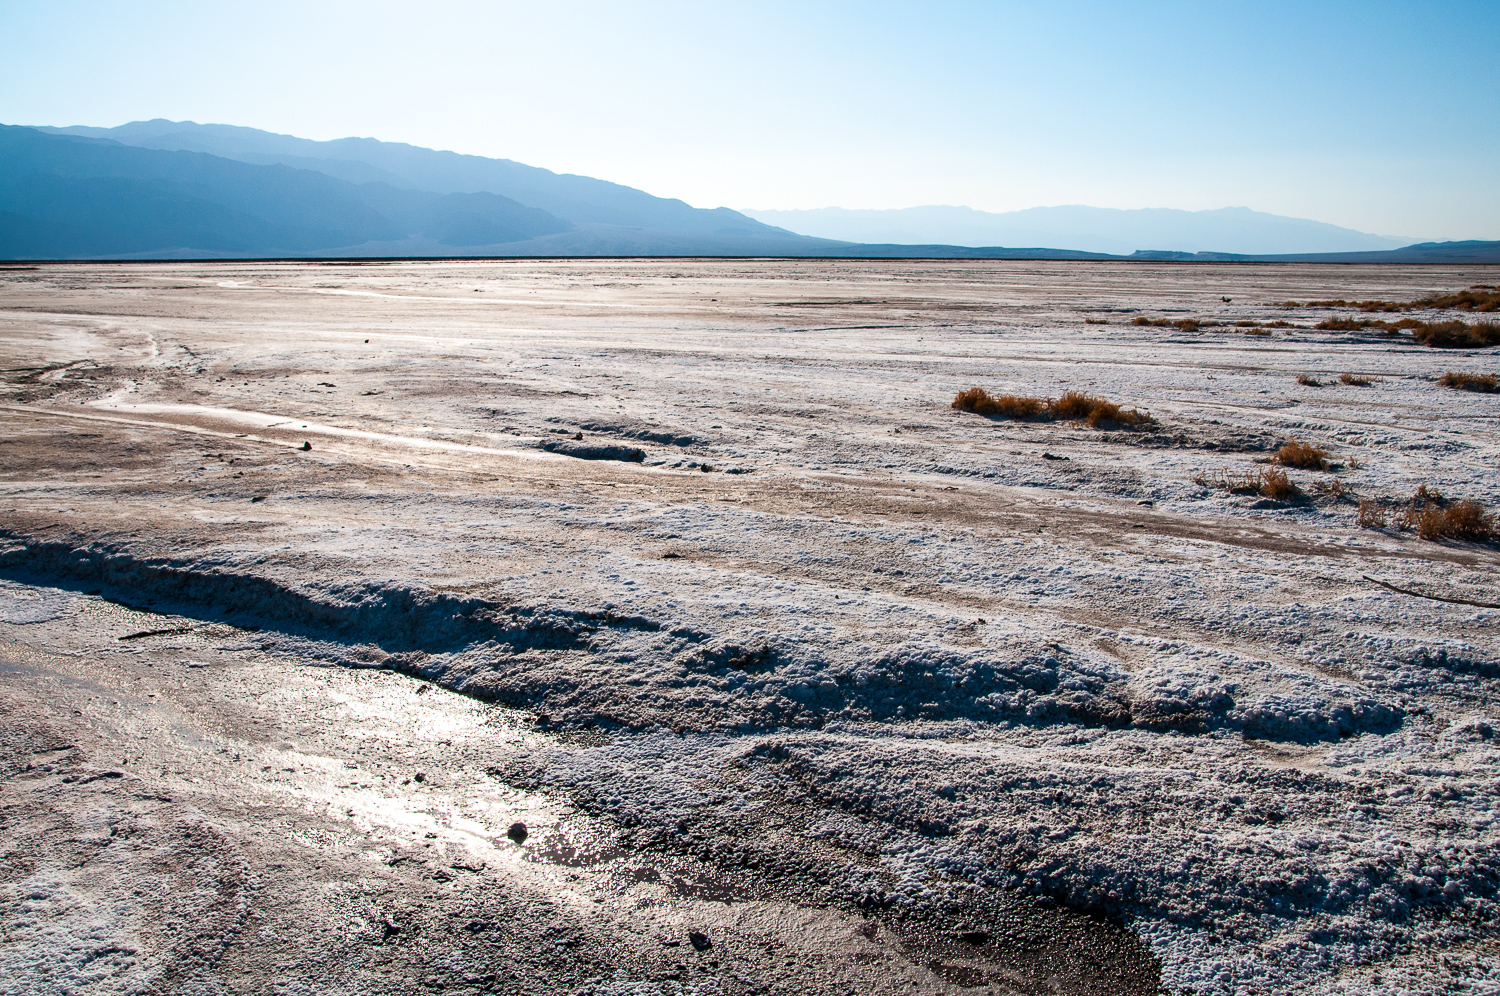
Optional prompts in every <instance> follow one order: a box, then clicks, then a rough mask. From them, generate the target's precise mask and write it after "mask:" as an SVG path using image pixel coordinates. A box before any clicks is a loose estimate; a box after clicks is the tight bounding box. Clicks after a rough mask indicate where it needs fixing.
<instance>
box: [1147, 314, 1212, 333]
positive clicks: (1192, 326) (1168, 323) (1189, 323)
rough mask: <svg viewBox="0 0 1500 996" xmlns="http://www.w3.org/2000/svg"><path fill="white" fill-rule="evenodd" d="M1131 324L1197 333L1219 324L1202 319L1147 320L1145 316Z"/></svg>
mask: <svg viewBox="0 0 1500 996" xmlns="http://www.w3.org/2000/svg"><path fill="white" fill-rule="evenodd" d="M1130 324H1132V325H1150V326H1152V327H1153V328H1174V329H1181V330H1182V331H1184V332H1196V331H1198V330H1199V329H1206V328H1212V327H1215V326H1217V325H1218V324H1219V323H1218V322H1206V321H1204V320H1203V319H1201V318H1147V317H1146V316H1145V315H1139V316H1137V317H1136V318H1134V319H1132V320H1131V322H1130Z"/></svg>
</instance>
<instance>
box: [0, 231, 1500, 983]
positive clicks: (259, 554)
mask: <svg viewBox="0 0 1500 996" xmlns="http://www.w3.org/2000/svg"><path fill="white" fill-rule="evenodd" d="M1496 282H1497V279H1496V275H1495V273H1494V268H1484V267H1468V268H1464V267H1453V268H1449V267H1431V266H1427V267H1410V268H1403V267H1394V266H1369V267H1362V266H1309V265H1287V266H1281V265H1245V266H1239V265H1235V266H1230V265H1222V264H1213V265H1182V264H1163V265H1147V264H1113V263H1108V264H1094V263H1016V262H991V261H974V262H952V261H940V262H908V261H877V262H850V261H739V260H718V261H702V260H698V261H694V260H627V261H618V260H614V261H612V260H599V261H578V260H574V261H525V262H505V261H495V262H472V263H464V262H460V263H447V262H444V263H391V264H363V265H344V264H274V263H239V262H233V263H210V264H198V263H194V264H176V263H173V264H152V265H92V264H90V265H38V266H36V267H34V268H33V267H17V268H6V269H3V270H0V329H3V332H0V352H3V354H4V355H3V357H0V359H3V364H0V365H3V367H4V368H5V372H4V376H5V393H4V396H3V397H0V425H3V428H0V446H3V449H0V453H3V455H4V460H3V461H0V529H3V539H4V544H5V545H4V549H3V552H0V567H3V575H0V577H3V580H0V640H3V642H0V703H3V705H0V708H3V709H4V717H5V718H4V723H3V724H0V725H3V734H0V751H3V752H4V754H3V756H4V765H5V767H4V769H3V770H4V772H5V777H4V780H3V781H0V807H3V809H0V813H3V817H0V818H3V821H4V822H3V824H0V827H3V836H0V847H3V854H4V858H3V861H0V895H3V896H4V901H3V902H0V927H3V930H0V972H3V974H4V975H5V977H7V978H8V979H19V980H21V982H20V987H21V988H20V989H18V990H17V991H28V992H76V991H90V992H120V993H125V992H138V991H164V992H166V991H171V992H176V991H184V992H185V991H193V992H198V991H209V990H210V989H214V988H215V987H217V990H222V991H234V992H238V991H265V990H267V989H270V988H274V987H280V988H283V989H285V990H286V991H288V992H296V991H319V992H346V991H347V992H351V993H352V992H361V993H365V992H393V993H395V992H409V991H421V990H425V989H432V988H439V987H441V988H444V989H445V990H447V991H474V992H480V991H517V992H519V991H526V992H536V991H567V992H575V991H576V992H590V993H656V992H663V993H678V992H715V991H717V992H726V993H730V992H762V991H764V992H774V991H787V990H788V989H789V988H790V987H792V986H797V987H800V988H802V989H804V990H806V991H808V992H812V993H825V992H826V993H836V992H837V993H843V992H849V991H859V992H922V993H929V992H930V993H936V992H959V991H966V992H982V991H992V992H997V993H1011V992H1028V993H1029V992H1058V993H1128V992H1140V993H1148V992H1154V991H1158V989H1160V990H1165V991H1167V992H1191V993H1259V992H1283V991H1288V990H1290V989H1294V988H1297V989H1298V990H1299V991H1307V992H1318V993H1356V992H1358V993H1366V992H1391V993H1396V992H1409V991H1416V990H1420V991H1433V990H1437V989H1440V988H1442V987H1449V989H1451V990H1452V991H1462V992H1497V991H1500V970H1497V969H1496V968H1495V965H1496V964H1497V961H1496V957H1495V956H1496V939H1495V934H1494V929H1493V927H1492V923H1493V921H1494V916H1495V912H1496V893H1497V889H1500V853H1497V850H1496V847H1497V843H1500V829H1497V827H1496V824H1495V818H1496V814H1497V805H1500V750H1497V745H1496V738H1495V735H1494V730H1495V728H1496V726H1497V725H1500V714H1497V707H1496V704H1495V702H1494V689H1495V684H1496V680H1497V676H1500V628H1497V626H1500V610H1497V609H1496V608H1494V605H1495V604H1496V603H1500V583H1497V565H1500V556H1497V550H1496V548H1495V547H1493V546H1489V545H1483V544H1473V543H1461V542H1451V541H1442V542H1436V541H1428V540H1423V539H1420V538H1418V537H1417V536H1416V535H1415V534H1413V533H1410V532H1400V531H1398V530H1396V529H1394V528H1386V529H1362V528H1360V525H1359V521H1358V511H1357V505H1356V501H1357V500H1358V499H1360V498H1364V499H1367V500H1375V499H1389V500H1390V503H1391V505H1392V507H1393V508H1394V506H1395V503H1396V501H1397V500H1406V499H1408V498H1409V497H1410V496H1411V495H1412V494H1413V493H1414V492H1415V491H1416V490H1417V488H1418V487H1420V486H1424V485H1425V486H1426V487H1428V488H1429V489H1433V490H1436V491H1439V492H1441V493H1442V494H1444V495H1446V496H1448V497H1449V498H1450V499H1453V500H1457V499H1473V500H1477V501H1480V502H1483V503H1486V504H1489V505H1496V504H1500V475H1497V473H1496V470H1497V457H1500V423H1497V418H1500V395H1493V394H1481V393H1473V392H1467V391H1458V390H1451V389H1447V388H1444V387H1441V386H1439V385H1438V384H1437V383H1436V380H1437V378H1438V377H1439V376H1440V375H1442V374H1443V373H1444V372H1445V371H1448V370H1463V371H1467V372H1473V373H1496V372H1500V361H1497V359H1496V354H1495V351H1494V350H1489V351H1478V352H1475V351H1456V350H1438V349H1429V348H1426V347H1423V346H1420V345H1418V344H1416V343H1415V342H1413V341H1412V340H1411V339H1410V338H1408V337H1405V336H1393V335H1386V334H1384V333H1382V332H1380V331H1379V330H1373V329H1372V330H1367V331H1364V332H1337V331H1326V332H1325V331H1318V330H1315V329H1312V328H1311V326H1312V325H1314V324H1315V323H1316V322H1317V321H1318V320H1319V319H1321V318H1326V317H1328V316H1329V315H1330V314H1332V313H1333V312H1331V311H1328V310H1326V309H1321V310H1320V309H1308V308H1292V307H1288V306H1285V305H1284V304H1281V303H1278V302H1286V301H1288V300H1298V301H1307V300H1309V299H1328V298H1346V299H1366V298H1382V299H1388V300H1398V301H1406V300H1412V299H1414V298H1419V297H1421V296H1423V295H1424V294H1427V293H1430V292H1434V291H1452V290H1456V289H1459V288H1463V287H1466V286H1469V285H1471V284H1475V283H1486V284H1494V283H1496ZM1137 317H1147V318H1150V319H1183V318H1196V319H1200V320H1201V321H1204V322H1217V323H1220V324H1217V325H1211V326H1206V327H1201V328H1198V329H1196V330H1194V329H1192V328H1187V329H1180V328H1176V327H1170V326H1138V325H1134V324H1131V323H1132V321H1133V320H1134V319H1135V318H1137ZM1450 317H1451V316H1450ZM1236 321H1254V322H1258V323H1260V324H1261V326H1262V327H1259V328H1254V329H1250V328H1246V327H1236V326H1234V324H1233V323H1234V322H1236ZM1273 321H1284V322H1288V323H1290V324H1291V325H1293V326H1296V327H1291V328H1285V327H1283V328H1268V327H1265V326H1267V325H1268V324H1269V323H1271V322H1273ZM1344 373H1348V374H1355V375H1359V376H1361V377H1364V378H1368V379H1369V380H1371V381H1372V382H1371V383H1369V384H1367V385H1364V386H1357V385H1353V384H1342V383H1339V381H1338V379H1337V378H1338V376H1339V375H1340V374H1344ZM1299 375H1307V376H1309V377H1310V378H1314V379H1317V380H1319V381H1321V382H1322V384H1323V385H1324V386H1318V387H1313V386H1306V385H1303V384H1300V383H1298V380H1297V377H1298V376H1299ZM975 386H980V387H984V388H986V389H987V390H989V391H991V392H993V393H1015V394H1022V395H1037V396H1057V395H1060V394H1061V393H1062V392H1064V391H1066V390H1070V389H1076V390H1082V391H1087V392H1089V393H1091V394H1096V395H1099V396H1103V397H1105V398H1108V399H1110V400H1113V401H1116V402H1120V403H1123V404H1125V405H1126V406H1127V407H1134V408H1139V409H1143V410H1149V412H1150V414H1151V416H1152V418H1153V419H1154V421H1153V422H1152V423H1151V424H1149V425H1147V426H1144V427H1141V428H1135V429H1131V428H1126V427H1120V426H1112V425H1109V424H1104V425H1102V426H1101V427H1098V428H1094V427H1090V426H1088V425H1086V424H1083V423H1076V422H1032V421H1011V420H1006V419H1000V418H994V419H991V418H985V417H982V416H979V415H975V414H972V413H969V412H962V411H956V410H954V409H953V408H952V407H951V404H950V403H951V402H952V400H953V398H954V395H955V393H956V392H958V391H959V390H963V389H966V388H970V387H975ZM1293 439H1295V440H1300V441H1303V442H1307V443H1312V444H1315V445H1318V446H1321V447H1323V448H1324V449H1326V450H1327V452H1328V454H1329V459H1330V460H1331V463H1332V465H1331V467H1330V468H1329V470H1327V471H1312V470H1297V469H1292V470H1290V471H1289V474H1290V476H1291V478H1292V480H1293V482H1294V483H1296V484H1297V485H1298V486H1299V487H1300V489H1301V491H1302V492H1303V493H1304V497H1303V498H1301V499H1299V500H1295V501H1290V502H1277V501H1270V500H1267V499H1263V498H1260V497H1258V496H1255V495H1240V494H1235V493H1232V492H1229V491H1227V490H1225V489H1223V488H1221V487H1217V486H1215V485H1214V484H1213V483H1212V481H1213V476H1214V475H1215V474H1216V473H1217V472H1218V471H1221V470H1223V471H1228V472H1230V473H1231V474H1242V473H1246V472H1255V471H1258V470H1261V469H1265V468H1266V467H1267V466H1269V465H1268V464H1267V461H1268V460H1269V458H1270V457H1271V455H1272V454H1273V453H1274V451H1275V450H1276V448H1277V447H1279V446H1280V445H1281V444H1283V443H1285V442H1287V441H1289V440H1293ZM632 450H638V451H639V452H638V453H632V452H631V451H632ZM622 456H623V457H625V458H626V459H619V457H622ZM600 457H604V458H600ZM610 457H614V458H610ZM1335 479H1337V480H1339V481H1341V482H1343V484H1344V485H1345V486H1347V488H1348V493H1347V494H1343V495H1340V494H1339V493H1338V492H1339V488H1337V487H1334V486H1332V482H1333V481H1334V480H1335ZM1205 482H1206V483H1205ZM1396 589H1401V590H1396ZM1413 593H1415V594H1413ZM419 773H420V775H421V777H420V778H419V777H417V775H418V774H419ZM515 823H524V824H525V827H526V832H525V834H524V836H523V835H522V834H520V833H510V834H509V835H508V833H509V831H510V829H511V827H512V825H513V824H515ZM516 838H521V839H516ZM689 931H694V932H697V933H698V935H699V941H700V942H701V943H699V944H696V945H695V944H694V943H693V941H692V940H690V938H689ZM705 945H708V946H705ZM986 987H987V988H986ZM217 990H216V991H217ZM1445 991H1446V990H1445Z"/></svg>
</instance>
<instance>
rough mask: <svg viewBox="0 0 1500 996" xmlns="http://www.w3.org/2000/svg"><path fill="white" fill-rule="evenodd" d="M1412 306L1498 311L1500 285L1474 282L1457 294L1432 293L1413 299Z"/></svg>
mask: <svg viewBox="0 0 1500 996" xmlns="http://www.w3.org/2000/svg"><path fill="white" fill-rule="evenodd" d="M1411 306H1412V307H1418V308H1454V309H1456V310H1459V311H1500V287H1493V286H1491V285H1489V284H1475V285H1474V286H1472V287H1470V288H1469V289H1468V290H1461V291H1459V292H1458V293H1457V294H1433V295H1430V296H1428V297H1424V298H1422V299H1421V300H1420V301H1413V302H1412V303H1411Z"/></svg>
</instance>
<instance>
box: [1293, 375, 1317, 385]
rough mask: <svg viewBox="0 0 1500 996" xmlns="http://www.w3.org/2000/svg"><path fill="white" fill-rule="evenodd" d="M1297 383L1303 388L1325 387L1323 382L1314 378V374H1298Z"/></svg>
mask: <svg viewBox="0 0 1500 996" xmlns="http://www.w3.org/2000/svg"><path fill="white" fill-rule="evenodd" d="M1297 383H1299V384H1301V385H1302V386H1303V387H1322V386H1323V382H1322V381H1321V380H1319V379H1318V378H1316V377H1314V376H1313V375H1312V374H1298V375H1297Z"/></svg>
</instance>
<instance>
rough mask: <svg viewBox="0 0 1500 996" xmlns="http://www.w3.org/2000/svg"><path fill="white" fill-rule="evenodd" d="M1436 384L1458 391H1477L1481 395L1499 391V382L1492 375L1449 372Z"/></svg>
mask: <svg viewBox="0 0 1500 996" xmlns="http://www.w3.org/2000/svg"><path fill="white" fill-rule="evenodd" d="M1438 384H1439V385H1440V386H1442V387H1451V388H1453V389H1454V390H1458V391H1478V392H1480V393H1482V394H1494V393H1496V392H1497V391H1500V380H1497V379H1496V377H1495V375H1494V374H1471V373H1460V372H1459V371H1457V370H1449V371H1448V372H1447V373H1445V374H1443V375H1442V376H1441V377H1439V378H1438Z"/></svg>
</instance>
